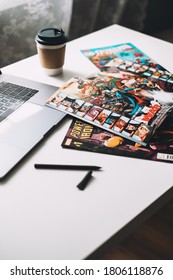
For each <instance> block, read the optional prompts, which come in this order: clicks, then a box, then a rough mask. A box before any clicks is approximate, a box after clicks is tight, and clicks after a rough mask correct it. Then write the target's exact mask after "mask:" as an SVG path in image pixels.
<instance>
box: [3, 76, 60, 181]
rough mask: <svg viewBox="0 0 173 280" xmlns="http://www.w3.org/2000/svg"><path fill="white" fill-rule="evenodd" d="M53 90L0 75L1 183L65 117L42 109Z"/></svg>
mask: <svg viewBox="0 0 173 280" xmlns="http://www.w3.org/2000/svg"><path fill="white" fill-rule="evenodd" d="M55 90H57V88H56V87H54V86H50V85H46V84H43V83H38V82H34V81H30V80H27V79H22V78H18V77H15V76H12V75H7V74H3V73H2V72H1V71H0V180H2V179H4V178H5V177H6V175H7V174H8V173H9V172H10V171H12V169H13V168H14V167H15V166H16V165H17V163H19V162H20V161H21V159H23V158H24V157H25V156H26V155H27V154H28V153H29V152H30V151H31V150H32V149H33V148H34V147H35V146H36V145H37V144H38V143H39V142H40V141H41V140H43V139H44V138H45V136H46V135H47V134H48V132H50V130H51V129H52V128H54V127H55V126H56V125H57V124H59V123H60V121H61V120H62V119H63V118H64V117H65V114H64V113H62V112H59V111H57V110H53V109H51V108H49V107H47V106H45V102H46V100H47V99H48V98H49V97H50V96H51V94H53V93H54V92H55Z"/></svg>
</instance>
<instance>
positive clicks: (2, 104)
mask: <svg viewBox="0 0 173 280" xmlns="http://www.w3.org/2000/svg"><path fill="white" fill-rule="evenodd" d="M37 92H38V90H36V89H31V88H28V87H23V86H20V85H16V84H13V83H8V82H4V81H3V82H1V83H0V122H1V121H3V120H4V119H5V118H7V117H8V116H9V115H10V114H11V113H13V112H14V111H15V110H16V109H18V108H19V107H20V106H21V105H22V104H24V103H25V102H26V101H27V100H29V99H30V98H31V97H33V96H34V95H35V94H36V93H37Z"/></svg>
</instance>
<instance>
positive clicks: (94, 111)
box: [84, 106, 103, 121]
mask: <svg viewBox="0 0 173 280" xmlns="http://www.w3.org/2000/svg"><path fill="white" fill-rule="evenodd" d="M102 110H103V109H102V108H100V107H98V106H93V107H92V108H91V109H90V110H89V111H88V112H87V113H86V115H85V116H84V119H86V120H89V121H94V120H95V118H96V117H97V116H98V115H99V114H100V112H101V111H102Z"/></svg>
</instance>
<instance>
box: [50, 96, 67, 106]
mask: <svg viewBox="0 0 173 280" xmlns="http://www.w3.org/2000/svg"><path fill="white" fill-rule="evenodd" d="M64 98H66V94H64V93H60V94H58V95H57V94H54V95H53V96H51V98H49V99H48V101H47V104H50V105H52V106H55V107H58V106H59V105H60V104H61V102H62V101H63V100H64Z"/></svg>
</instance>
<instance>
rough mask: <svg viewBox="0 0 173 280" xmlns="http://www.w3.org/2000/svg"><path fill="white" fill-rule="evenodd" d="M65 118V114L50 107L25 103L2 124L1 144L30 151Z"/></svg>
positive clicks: (0, 129)
mask: <svg viewBox="0 0 173 280" xmlns="http://www.w3.org/2000/svg"><path fill="white" fill-rule="evenodd" d="M63 116H64V114H63V113H61V112H59V111H57V110H53V109H51V108H49V107H46V106H40V105H37V104H32V103H25V104H24V105H23V106H22V107H20V108H19V109H18V110H17V111H16V112H14V113H13V114H11V115H10V116H9V117H8V118H7V119H6V120H5V121H3V122H2V123H1V125H0V142H2V143H6V144H8V145H12V146H14V147H16V148H22V149H25V150H29V149H30V148H32V147H33V146H34V145H35V144H36V143H37V142H38V141H39V140H41V139H42V138H43V136H44V135H45V134H46V132H47V131H49V130H50V129H51V128H52V127H53V126H54V125H56V124H57V123H58V122H59V121H60V120H61V119H62V117H63Z"/></svg>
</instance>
